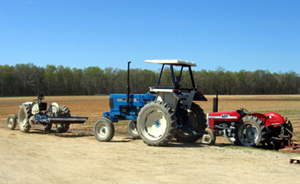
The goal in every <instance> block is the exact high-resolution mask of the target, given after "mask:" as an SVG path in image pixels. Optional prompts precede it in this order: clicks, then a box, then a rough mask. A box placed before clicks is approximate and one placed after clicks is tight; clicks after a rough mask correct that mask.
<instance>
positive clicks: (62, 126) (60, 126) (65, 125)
mask: <svg viewBox="0 0 300 184" xmlns="http://www.w3.org/2000/svg"><path fill="white" fill-rule="evenodd" d="M69 127H70V124H68V123H60V124H57V125H56V129H57V130H58V132H60V133H63V132H67V131H68V130H69ZM45 129H46V128H45Z"/></svg>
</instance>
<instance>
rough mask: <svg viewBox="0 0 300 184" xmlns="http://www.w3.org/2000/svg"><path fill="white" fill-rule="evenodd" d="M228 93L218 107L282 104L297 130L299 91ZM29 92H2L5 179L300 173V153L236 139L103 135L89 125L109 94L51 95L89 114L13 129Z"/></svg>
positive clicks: (268, 178) (175, 179)
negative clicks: (59, 128) (74, 120)
mask: <svg viewBox="0 0 300 184" xmlns="http://www.w3.org/2000/svg"><path fill="white" fill-rule="evenodd" d="M46 98H47V97H46ZM230 98H232V97H230ZM230 98H229V99H228V101H226V102H225V101H222V99H221V100H220V104H219V105H220V110H232V109H237V108H239V107H244V108H247V109H249V110H251V111H257V110H259V109H264V110H274V111H280V113H285V114H283V115H287V116H288V117H289V118H290V119H291V120H292V122H293V126H294V131H296V132H300V131H299V130H300V126H299V125H300V123H299V122H300V119H299V117H298V114H299V109H300V108H299V107H300V102H299V96H293V100H290V99H289V98H288V100H285V99H286V97H284V99H283V98H281V97H280V99H279V100H276V99H277V97H272V98H271V97H268V98H271V99H269V100H265V101H261V99H257V100H256V101H254V100H253V97H251V96H247V98H250V99H248V100H247V99H246V100H245V99H241V100H240V101H239V99H237V98H238V97H236V96H235V97H234V99H230ZM95 99H96V100H95ZM223 99H224V100H226V99H225V98H224V97H223ZM251 99H252V100H251ZM264 99H265V98H264ZM30 100H31V97H30V98H29V97H28V98H0V163H1V164H0V183H239V184H240V183H299V180H300V164H290V163H289V160H290V159H291V158H294V157H300V154H294V153H281V152H276V151H269V150H260V149H250V148H244V147H235V146H232V145H230V144H228V141H227V140H226V139H224V138H223V139H222V138H220V137H218V138H217V144H216V145H214V146H204V145H202V144H200V143H194V144H181V143H178V142H171V144H170V145H169V146H166V147H150V146H147V145H145V144H144V143H143V142H142V141H141V140H133V139H131V138H130V137H128V134H126V129H125V131H124V127H122V126H117V127H116V134H117V135H116V136H115V137H114V138H113V139H112V141H111V142H108V143H100V142H98V141H97V140H96V139H95V138H94V136H93V135H92V133H91V127H92V124H93V121H95V119H97V118H99V117H101V113H102V112H104V111H105V110H107V109H108V107H107V104H108V98H107V97H86V98H82V97H71V98H70V99H67V98H66V97H51V98H47V100H48V102H53V101H56V102H58V103H59V104H66V105H67V106H68V107H69V108H70V109H71V112H75V114H78V115H81V116H88V117H90V119H89V122H88V123H86V124H85V125H83V126H79V127H76V126H71V132H68V133H63V134H61V133H56V131H55V128H53V129H52V130H51V131H50V132H44V131H43V130H42V128H40V129H38V128H37V127H34V128H32V129H31V130H30V132H29V133H22V132H20V131H19V130H18V128H17V129H16V130H8V129H7V128H6V122H5V119H6V117H7V115H8V114H10V113H14V112H17V110H18V105H19V104H21V102H25V101H30ZM234 100H235V101H234ZM78 104H80V106H78ZM210 104H211V102H209V103H207V105H205V104H201V106H202V108H203V109H204V110H205V112H209V111H210V110H211V105H210ZM125 126H126V125H125ZM78 130H80V131H81V130H85V131H83V132H80V131H78ZM298 135H299V134H298Z"/></svg>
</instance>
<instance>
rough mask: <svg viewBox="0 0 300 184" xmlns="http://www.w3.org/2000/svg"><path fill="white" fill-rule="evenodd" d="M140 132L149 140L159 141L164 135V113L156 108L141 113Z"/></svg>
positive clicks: (165, 121)
mask: <svg viewBox="0 0 300 184" xmlns="http://www.w3.org/2000/svg"><path fill="white" fill-rule="evenodd" d="M143 114H144V115H143V116H142V119H143V120H144V121H143V124H142V126H141V131H142V133H143V135H144V136H145V137H146V138H147V139H149V140H159V139H160V138H161V137H163V135H164V134H165V133H166V129H167V120H166V117H165V115H164V113H163V112H162V111H161V110H159V109H157V108H150V109H148V110H147V112H145V113H143Z"/></svg>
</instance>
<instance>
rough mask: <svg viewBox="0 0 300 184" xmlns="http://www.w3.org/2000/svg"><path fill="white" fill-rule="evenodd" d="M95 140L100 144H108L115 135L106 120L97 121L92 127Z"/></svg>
mask: <svg viewBox="0 0 300 184" xmlns="http://www.w3.org/2000/svg"><path fill="white" fill-rule="evenodd" d="M93 132H94V136H95V138H96V139H97V140H98V141H100V142H109V141H110V140H111V139H112V138H113V137H114V134H115V127H114V124H113V123H112V121H111V120H110V119H108V118H100V119H98V120H97V121H96V122H95V124H94V127H93Z"/></svg>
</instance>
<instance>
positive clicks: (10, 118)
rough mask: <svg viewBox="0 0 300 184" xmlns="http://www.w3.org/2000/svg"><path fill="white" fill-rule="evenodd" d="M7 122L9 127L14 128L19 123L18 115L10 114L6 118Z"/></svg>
mask: <svg viewBox="0 0 300 184" xmlns="http://www.w3.org/2000/svg"><path fill="white" fill-rule="evenodd" d="M6 123H7V127H8V128H9V129H10V130H14V129H15V128H16V125H17V117H16V116H15V115H14V114H10V115H8V116H7V119H6Z"/></svg>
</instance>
